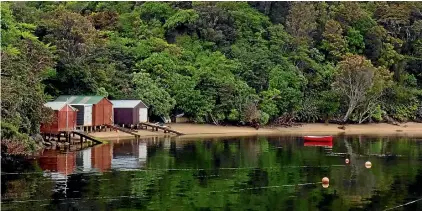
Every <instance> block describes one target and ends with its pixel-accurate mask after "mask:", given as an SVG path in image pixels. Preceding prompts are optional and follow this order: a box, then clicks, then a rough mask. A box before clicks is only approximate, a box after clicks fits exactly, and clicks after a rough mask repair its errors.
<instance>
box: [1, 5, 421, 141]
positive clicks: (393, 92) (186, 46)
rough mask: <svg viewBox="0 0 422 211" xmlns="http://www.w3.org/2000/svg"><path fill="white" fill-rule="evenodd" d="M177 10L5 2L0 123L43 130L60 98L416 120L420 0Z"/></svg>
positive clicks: (157, 110) (161, 110)
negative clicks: (47, 109)
mask: <svg viewBox="0 0 422 211" xmlns="http://www.w3.org/2000/svg"><path fill="white" fill-rule="evenodd" d="M180 5H182V4H180ZM180 5H179V4H175V3H171V2H170V3H167V2H137V3H133V2H118V3H116V2H91V3H89V4H87V3H86V2H54V3H50V2H48V3H47V2H41V3H36V4H35V3H31V2H26V3H13V2H6V3H3V4H2V7H1V16H2V19H1V27H2V33H1V39H2V42H1V47H2V49H1V56H2V60H1V65H2V102H1V103H2V121H3V124H5V123H8V124H10V125H12V126H13V127H14V128H17V132H18V133H19V134H34V133H37V132H38V131H37V128H39V123H40V122H41V121H45V119H44V117H45V116H46V115H43V114H44V111H43V107H42V104H43V103H44V102H45V101H46V100H47V99H51V98H54V97H56V96H58V95H61V94H85V95H89V94H99V95H102V96H108V97H109V98H111V99H127V98H133V99H142V100H143V101H144V102H146V103H148V104H149V106H150V108H151V115H158V116H163V117H168V116H171V115H173V114H177V113H181V112H183V113H185V115H186V116H187V117H190V118H191V119H193V120H196V121H197V122H208V123H216V124H218V123H222V122H231V123H236V122H243V123H246V124H249V123H252V122H253V121H258V122H261V123H262V124H266V123H267V122H272V121H274V120H276V119H278V118H279V117H280V116H283V115H285V114H288V115H289V116H292V115H293V116H294V119H296V120H299V121H305V122H318V121H329V120H343V121H356V122H367V121H371V120H372V121H382V117H383V116H385V115H387V116H389V117H393V118H395V119H397V120H400V121H407V120H415V119H416V118H420V117H421V114H420V113H421V111H420V110H421V109H420V107H421V94H420V93H421V87H422V81H421V80H422V77H421V73H420V67H421V65H422V60H421V59H420V58H421V56H422V47H421V43H422V34H421V33H420V31H421V30H420V26H421V17H420V15H419V14H420V13H421V10H422V4H421V3H420V2H387V3H386V2H375V3H374V2H330V3H325V2H312V3H309V2H288V3H286V6H287V7H286V8H288V9H287V11H284V10H286V9H285V8H284V7H283V8H281V7H277V6H276V5H275V3H272V2H266V7H265V8H267V9H265V11H264V10H261V9H262V8H263V7H259V6H258V5H259V4H255V3H247V2H193V3H187V4H183V5H184V6H180ZM397 5H399V6H397ZM273 7H274V8H273ZM268 8H269V9H268ZM346 8H353V9H346ZM279 10H280V11H279ZM281 10H283V11H281ZM29 11H30V12H29ZM268 11H271V12H268ZM349 76H351V77H349ZM349 83H350V84H349ZM17 90H19V91H17ZM418 112H419V113H418ZM384 114H385V115H384ZM18 133H16V134H15V135H17V134H18Z"/></svg>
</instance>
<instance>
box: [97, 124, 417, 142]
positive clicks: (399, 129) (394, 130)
mask: <svg viewBox="0 0 422 211" xmlns="http://www.w3.org/2000/svg"><path fill="white" fill-rule="evenodd" d="M168 126H170V127H171V128H172V129H173V130H177V131H179V132H181V133H184V134H185V135H182V136H180V137H181V138H183V137H185V138H189V137H217V136H249V135H338V134H345V135H357V134H361V135H403V136H418V137H422V123H415V122H409V123H403V124H401V125H391V124H386V123H373V124H362V125H346V126H345V127H346V128H345V129H344V130H343V129H339V126H340V125H337V124H322V123H313V124H312V123H311V124H302V125H300V126H293V127H264V128H260V129H259V130H256V129H254V128H252V127H237V126H216V125H209V124H187V123H175V124H168ZM137 133H138V134H139V135H140V136H141V137H153V136H168V135H169V134H167V133H163V132H156V131H151V130H148V131H147V130H139V131H138V132H137ZM91 135H93V136H95V137H99V138H103V139H116V138H122V139H126V138H132V137H133V136H132V135H130V134H127V133H123V132H116V131H113V132H97V133H92V134H91Z"/></svg>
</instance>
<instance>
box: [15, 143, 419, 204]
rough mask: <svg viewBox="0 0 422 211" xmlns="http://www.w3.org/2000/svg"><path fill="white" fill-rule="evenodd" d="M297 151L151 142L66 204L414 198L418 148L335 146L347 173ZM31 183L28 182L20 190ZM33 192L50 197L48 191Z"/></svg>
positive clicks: (73, 188)
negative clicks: (132, 161) (139, 165)
mask: <svg viewBox="0 0 422 211" xmlns="http://www.w3.org/2000/svg"><path fill="white" fill-rule="evenodd" d="M149 144H150V143H149ZM302 144H303V143H301V142H300V141H297V139H295V138H291V139H290V138H288V139H278V138H263V137H258V138H256V137H255V138H244V139H239V138H236V139H223V140H218V141H193V142H184V143H183V144H176V143H174V142H173V141H172V142H166V143H165V144H164V142H161V141H157V142H155V144H150V145H149V146H148V153H147V155H148V160H147V163H146V166H145V168H144V169H143V170H135V171H124V172H121V171H111V172H104V173H102V174H101V175H86V174H76V175H72V176H70V177H69V182H68V187H69V188H70V189H69V190H68V195H67V197H70V198H81V200H77V201H78V202H77V203H74V204H73V203H72V205H71V206H73V207H75V208H80V209H85V208H87V207H96V208H98V209H100V210H101V209H108V208H111V209H112V208H117V207H118V208H128V209H129V208H137V209H156V210H167V209H171V210H191V209H202V208H203V209H210V210H221V209H235V210H245V209H249V210H262V209H267V210H279V209H285V210H288V209H290V210H316V209H319V210H340V209H341V210H343V209H344V210H347V209H349V208H352V207H356V204H354V203H359V204H362V203H363V201H364V200H367V201H368V204H367V205H364V206H366V207H365V208H367V209H372V208H373V209H380V208H382V207H381V206H384V205H382V203H385V205H388V206H393V205H398V204H402V203H404V202H406V201H410V199H412V198H415V197H418V196H419V197H420V196H421V195H422V194H421V192H420V190H419V189H420V187H422V186H421V181H422V178H421V177H422V167H421V163H420V161H418V158H419V153H420V151H421V150H422V149H421V145H420V144H418V143H416V142H414V141H409V140H403V142H393V141H385V139H369V138H364V137H360V138H347V139H344V142H335V145H334V146H333V151H335V152H347V153H348V154H349V155H350V156H351V157H350V158H351V165H350V166H347V167H344V166H341V165H340V166H338V165H339V164H344V158H343V157H335V156H326V154H325V152H324V150H323V148H320V147H302ZM134 147H136V146H134ZM388 153H390V154H400V155H402V157H388V158H386V157H377V156H372V157H370V159H371V161H372V163H373V167H372V168H371V169H370V170H368V169H365V168H364V162H365V161H366V159H368V155H374V154H379V155H381V154H388ZM335 165H337V166H335ZM418 169H419V170H418ZM82 175H83V176H82ZM351 175H353V176H352V177H351ZM324 176H328V177H329V178H330V180H331V181H330V187H329V188H328V189H323V188H322V187H321V185H320V184H319V183H318V182H320V181H321V178H322V177H324ZM312 182H314V183H315V184H308V185H298V184H305V183H312ZM33 184H37V183H36V180H31V184H25V185H21V186H28V187H31V186H33ZM407 184H410V186H407ZM286 185H287V186H286ZM289 185H290V186H289ZM21 186H19V187H21ZM369 186H373V187H374V188H368V187H369ZM16 187H18V186H16ZM39 188H40V187H38V188H37V189H36V190H35V191H37V190H38V189H39ZM373 190H376V191H373ZM15 191H18V190H15ZM40 193H42V195H43V197H46V198H49V197H50V196H49V195H48V193H49V192H48V189H47V190H45V191H44V192H40ZM358 196H362V197H361V198H359V197H358ZM56 197H57V198H60V197H62V196H56ZM377 201H378V202H377ZM54 203H57V202H51V204H52V205H54ZM52 205H51V206H52ZM17 206H21V208H24V206H27V204H26V205H24V204H21V205H17ZM51 206H49V208H53V209H54V206H53V207H51ZM69 206H70V205H69Z"/></svg>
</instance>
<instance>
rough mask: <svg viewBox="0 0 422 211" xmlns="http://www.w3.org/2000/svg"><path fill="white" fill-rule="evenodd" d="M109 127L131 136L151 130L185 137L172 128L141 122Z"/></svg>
mask: <svg viewBox="0 0 422 211" xmlns="http://www.w3.org/2000/svg"><path fill="white" fill-rule="evenodd" d="M109 127H114V128H116V129H118V130H120V131H123V132H125V133H129V134H131V131H137V130H139V129H141V130H148V128H151V130H152V131H158V130H162V131H163V132H164V133H174V134H176V135H185V134H184V133H181V132H179V131H177V130H173V129H171V128H170V127H165V126H161V125H156V124H151V123H146V122H141V123H138V124H132V125H121V126H117V125H115V126H111V125H109ZM133 135H134V134H133ZM136 135H138V134H136Z"/></svg>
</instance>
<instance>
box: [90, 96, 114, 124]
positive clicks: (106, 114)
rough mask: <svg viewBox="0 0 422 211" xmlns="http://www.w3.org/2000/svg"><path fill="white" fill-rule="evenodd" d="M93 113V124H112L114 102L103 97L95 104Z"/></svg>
mask: <svg viewBox="0 0 422 211" xmlns="http://www.w3.org/2000/svg"><path fill="white" fill-rule="evenodd" d="M92 115H93V116H92V125H93V126H99V125H109V124H112V120H113V104H112V103H111V102H110V101H109V100H107V99H106V98H103V99H102V100H101V101H100V102H98V103H97V104H95V105H94V106H93V108H92Z"/></svg>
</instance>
